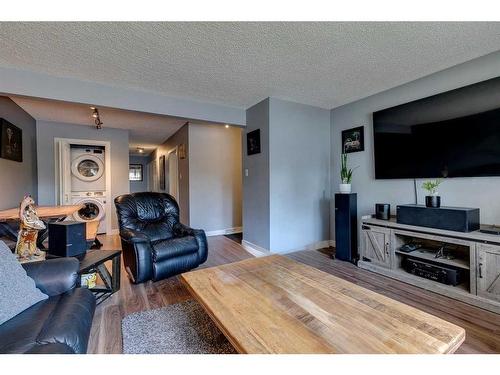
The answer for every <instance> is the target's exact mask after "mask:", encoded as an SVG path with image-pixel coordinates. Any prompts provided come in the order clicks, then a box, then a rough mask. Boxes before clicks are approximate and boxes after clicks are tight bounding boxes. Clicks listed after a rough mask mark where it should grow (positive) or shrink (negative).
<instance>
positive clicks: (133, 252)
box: [115, 192, 208, 283]
mask: <svg viewBox="0 0 500 375" xmlns="http://www.w3.org/2000/svg"><path fill="white" fill-rule="evenodd" d="M115 206H116V212H117V214H118V222H119V226H120V237H121V242H122V250H123V262H124V264H125V269H126V270H127V272H128V273H129V275H130V276H131V277H132V278H133V280H132V281H133V282H134V283H142V282H144V281H147V280H154V281H157V280H161V279H165V278H167V277H170V276H174V275H176V274H179V273H182V272H185V271H188V270H190V269H192V268H195V267H197V266H198V265H200V264H202V263H204V262H205V261H206V260H207V255H208V246H207V238H206V236H205V232H204V231H203V230H200V229H191V228H189V227H187V226H185V225H183V224H181V223H180V222H179V206H178V204H177V202H176V201H175V199H174V198H173V197H172V196H171V195H169V194H164V193H150V192H145V193H133V194H126V195H121V196H119V197H117V198H115Z"/></svg>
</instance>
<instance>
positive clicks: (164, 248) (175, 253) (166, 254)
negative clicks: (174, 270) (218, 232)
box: [152, 236, 198, 262]
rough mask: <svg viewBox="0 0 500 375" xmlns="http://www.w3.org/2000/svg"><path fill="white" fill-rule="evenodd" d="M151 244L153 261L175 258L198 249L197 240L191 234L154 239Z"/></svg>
mask: <svg viewBox="0 0 500 375" xmlns="http://www.w3.org/2000/svg"><path fill="white" fill-rule="evenodd" d="M152 245H153V261H154V262H161V261H163V260H165V259H170V258H176V257H179V256H183V255H187V254H191V253H195V252H197V251H198V242H196V238H194V237H193V236H185V237H177V238H171V239H169V240H160V241H155V242H153V243H152Z"/></svg>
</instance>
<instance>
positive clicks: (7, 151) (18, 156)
mask: <svg viewBox="0 0 500 375" xmlns="http://www.w3.org/2000/svg"><path fill="white" fill-rule="evenodd" d="M0 157H1V158H3V159H9V160H13V161H18V162H22V161H23V131H22V130H21V129H19V128H18V127H17V126H15V125H13V124H11V123H10V122H8V121H7V120H5V119H3V118H0Z"/></svg>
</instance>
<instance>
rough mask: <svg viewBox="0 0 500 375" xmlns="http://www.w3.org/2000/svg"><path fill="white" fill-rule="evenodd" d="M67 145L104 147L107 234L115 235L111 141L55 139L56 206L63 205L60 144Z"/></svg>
mask: <svg viewBox="0 0 500 375" xmlns="http://www.w3.org/2000/svg"><path fill="white" fill-rule="evenodd" d="M59 143H67V144H72V145H88V146H104V168H105V171H106V172H105V173H106V218H105V223H106V234H113V230H112V228H111V215H112V212H113V211H112V208H113V207H112V205H111V202H112V201H113V197H112V196H111V181H112V180H111V142H109V141H96V140H92V139H71V138H54V161H55V163H54V166H55V185H54V186H55V187H56V189H54V190H55V191H54V194H55V202H56V204H62V203H61V196H60V194H59V188H60V187H59V173H60V170H59V160H58V155H57V152H58V149H59V148H58V144H59Z"/></svg>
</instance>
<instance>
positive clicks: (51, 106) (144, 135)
mask: <svg viewBox="0 0 500 375" xmlns="http://www.w3.org/2000/svg"><path fill="white" fill-rule="evenodd" d="M10 98H11V99H12V100H13V101H14V102H16V104H17V105H19V106H20V107H21V108H23V109H24V110H25V111H26V112H28V113H29V114H30V115H31V116H32V117H34V118H35V119H37V120H44V121H56V122H65V123H71V124H78V125H84V126H91V127H93V126H94V119H93V118H92V117H91V114H92V110H91V109H90V107H89V105H85V104H77V103H68V102H61V101H56V100H47V99H39V98H26V97H19V96H11V97H10ZM98 108H99V115H100V118H101V121H102V122H103V127H104V128H117V129H127V130H129V145H130V153H131V154H136V153H137V152H136V150H137V147H144V149H145V153H146V154H147V153H149V152H151V151H153V150H154V149H155V148H156V147H158V146H159V145H160V144H162V143H163V142H164V141H165V140H166V139H168V138H169V137H170V136H171V135H172V134H174V133H175V132H176V131H177V130H178V129H179V128H180V127H181V126H182V125H183V124H185V123H186V119H181V118H177V117H170V116H160V115H153V114H149V113H143V112H134V111H125V110H121V109H115V108H108V107H98ZM97 131H98V130H96V132H97Z"/></svg>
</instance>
